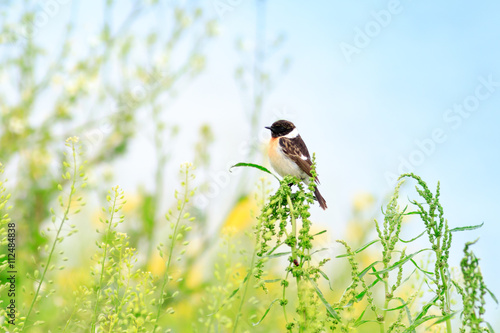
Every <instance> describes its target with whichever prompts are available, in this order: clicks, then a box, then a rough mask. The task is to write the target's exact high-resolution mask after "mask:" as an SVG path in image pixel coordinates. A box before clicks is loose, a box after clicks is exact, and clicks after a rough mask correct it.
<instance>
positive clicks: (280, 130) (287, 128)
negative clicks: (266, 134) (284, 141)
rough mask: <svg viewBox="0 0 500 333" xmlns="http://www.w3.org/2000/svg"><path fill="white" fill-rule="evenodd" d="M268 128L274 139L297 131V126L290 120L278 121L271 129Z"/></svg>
mask: <svg viewBox="0 0 500 333" xmlns="http://www.w3.org/2000/svg"><path fill="white" fill-rule="evenodd" d="M266 128H267V129H270V130H271V136H272V137H273V138H278V137H280V136H284V135H287V134H288V133H290V132H291V131H293V130H294V129H295V125H294V124H293V123H292V122H291V121H288V120H278V121H275V122H274V123H273V124H272V125H271V127H266Z"/></svg>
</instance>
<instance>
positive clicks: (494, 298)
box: [486, 288, 498, 304]
mask: <svg viewBox="0 0 500 333" xmlns="http://www.w3.org/2000/svg"><path fill="white" fill-rule="evenodd" d="M486 291H487V292H488V294H490V296H491V298H492V299H493V300H494V301H495V303H497V304H498V299H497V298H496V296H495V294H493V293H492V292H491V290H489V289H488V288H486Z"/></svg>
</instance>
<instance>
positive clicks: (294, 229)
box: [286, 194, 307, 332]
mask: <svg viewBox="0 0 500 333" xmlns="http://www.w3.org/2000/svg"><path fill="white" fill-rule="evenodd" d="M286 201H287V202H288V206H289V207H290V219H291V222H292V235H293V237H294V239H295V242H294V243H293V247H292V260H293V261H295V260H297V221H296V220H295V214H294V209H293V204H292V199H291V198H290V195H288V194H287V195H286ZM296 280H297V298H298V300H299V304H300V303H301V302H302V293H301V292H300V276H297V277H296ZM302 315H303V316H304V322H306V319H307V318H306V317H305V316H306V314H305V312H304V313H303V314H302ZM303 331H304V327H303V326H302V325H300V326H299V332H303Z"/></svg>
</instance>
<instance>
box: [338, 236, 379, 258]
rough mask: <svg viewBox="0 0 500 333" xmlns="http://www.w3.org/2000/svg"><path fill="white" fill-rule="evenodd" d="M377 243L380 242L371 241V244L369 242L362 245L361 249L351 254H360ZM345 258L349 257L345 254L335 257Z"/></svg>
mask: <svg viewBox="0 0 500 333" xmlns="http://www.w3.org/2000/svg"><path fill="white" fill-rule="evenodd" d="M378 242H380V239H375V240H373V241H371V242H369V243H367V244H365V245H363V246H362V247H360V248H359V249H357V250H356V251H353V252H352V253H354V254H356V253H360V252H362V251H364V250H366V249H367V248H368V247H369V246H370V245H372V244H375V243H378ZM347 256H349V255H348V254H347V253H345V254H341V255H338V256H336V257H335V258H345V257H347Z"/></svg>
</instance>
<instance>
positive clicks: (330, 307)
mask: <svg viewBox="0 0 500 333" xmlns="http://www.w3.org/2000/svg"><path fill="white" fill-rule="evenodd" d="M309 282H310V283H311V285H312V286H313V287H314V289H315V290H316V294H317V295H318V297H319V299H320V300H321V302H323V304H324V305H325V307H326V311H328V313H329V314H330V315H331V316H332V317H333V318H335V319H337V320H340V317H339V315H338V314H337V312H336V311H335V310H334V309H333V308H332V306H331V305H330V304H329V303H328V301H327V300H326V298H325V296H324V295H323V293H322V292H321V290H320V289H319V287H318V285H317V284H316V282H314V281H313V280H311V279H310V278H309Z"/></svg>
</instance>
